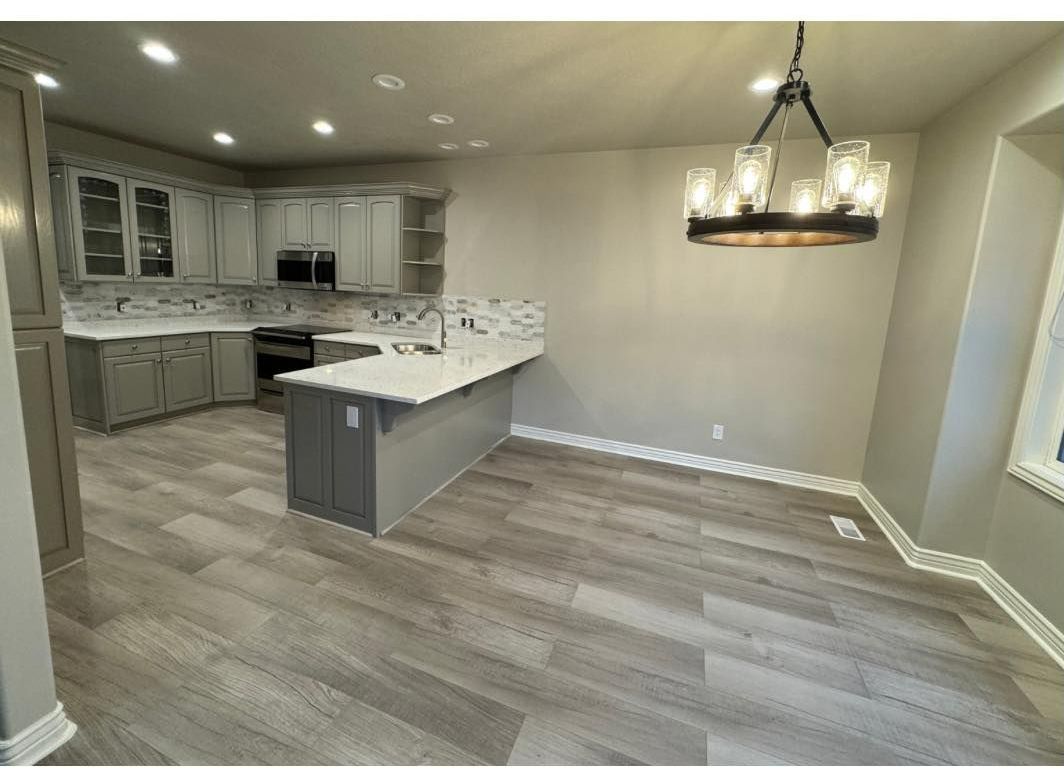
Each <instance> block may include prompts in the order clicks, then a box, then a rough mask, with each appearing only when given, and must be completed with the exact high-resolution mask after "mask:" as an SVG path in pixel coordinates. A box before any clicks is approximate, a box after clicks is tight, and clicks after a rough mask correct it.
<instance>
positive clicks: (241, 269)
mask: <svg viewBox="0 0 1064 772" xmlns="http://www.w3.org/2000/svg"><path fill="white" fill-rule="evenodd" d="M214 233H215V250H216V252H217V257H218V283H219V284H256V283H257V281H258V264H259V255H258V250H257V248H256V241H255V201H254V199H250V198H237V197H234V196H215V197H214Z"/></svg>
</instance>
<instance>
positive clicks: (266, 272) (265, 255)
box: [255, 199, 284, 286]
mask: <svg viewBox="0 0 1064 772" xmlns="http://www.w3.org/2000/svg"><path fill="white" fill-rule="evenodd" d="M255 220H256V224H257V226H258V230H259V249H258V251H259V284H266V285H270V286H273V285H276V284H277V253H278V252H279V251H280V250H282V249H284V237H283V236H282V235H281V234H282V232H283V229H282V227H281V201H278V200H276V199H273V200H269V199H268V200H266V201H259V202H257V203H256V205H255Z"/></svg>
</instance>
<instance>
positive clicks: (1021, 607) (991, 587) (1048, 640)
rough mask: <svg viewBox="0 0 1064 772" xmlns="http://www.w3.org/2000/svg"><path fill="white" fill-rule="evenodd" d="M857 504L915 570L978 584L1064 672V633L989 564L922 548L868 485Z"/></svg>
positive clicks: (861, 487)
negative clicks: (859, 503)
mask: <svg viewBox="0 0 1064 772" xmlns="http://www.w3.org/2000/svg"><path fill="white" fill-rule="evenodd" d="M857 500H858V501H859V502H861V506H863V507H864V508H865V510H866V511H867V512H868V514H869V516H870V517H871V518H872V519H873V520H875V521H876V524H877V525H878V526H879V528H880V530H882V531H883V533H885V534H886V535H887V538H888V539H890V542H891V543H892V544H893V545H894V548H895V549H896V550H898V553H899V554H900V555H901V556H902V559H903V560H904V561H905V562H906V563H908V564H909V565H910V566H912V567H913V568H920V569H923V570H924V571H934V572H935V573H937V574H945V575H947V576H955V577H959V578H961V579H970V580H972V581H975V582H978V583H979V586H980V587H982V588H983V590H984V591H985V592H986V594H987V595H989V596H990V597H991V598H993V600H994V602H995V603H997V604H998V605H999V606H1001V608H1002V609H1004V610H1005V613H1007V614H1008V615H1009V616H1010V617H1012V618H1013V619H1014V620H1015V621H1016V624H1018V625H1019V626H1020V627H1022V628H1023V629H1024V631H1025V632H1026V633H1027V634H1028V635H1030V636H1031V638H1033V639H1034V641H1035V643H1037V644H1038V645H1039V646H1041V647H1042V649H1044V650H1045V652H1046V654H1048V655H1049V656H1050V657H1052V658H1053V660H1054V661H1055V662H1056V663H1057V664H1058V665H1060V666H1061V667H1062V668H1064V633H1061V631H1060V630H1059V629H1057V628H1056V626H1054V625H1053V623H1052V622H1050V621H1049V620H1048V619H1046V618H1045V616H1044V615H1043V614H1042V612H1040V611H1039V610H1038V609H1036V608H1035V607H1034V606H1032V605H1031V604H1030V602H1029V601H1028V600H1027V599H1026V598H1024V597H1023V596H1022V595H1021V594H1020V593H1019V592H1017V590H1016V588H1014V587H1013V586H1012V585H1011V584H1009V583H1008V582H1006V581H1005V579H1004V578H1003V577H1002V576H1001V575H1000V574H999V573H998V572H997V571H995V570H994V569H993V568H992V567H991V566H990V565H989V564H988V563H987V562H986V561H985V560H979V559H977V558H969V557H965V556H963V555H954V554H952V553H949V552H939V551H938V550H932V549H927V548H925V547H920V546H918V545H917V544H916V543H915V542H913V540H912V539H910V538H909V535H908V534H907V533H905V531H904V530H902V528H901V526H900V525H898V523H897V521H896V520H894V518H893V517H891V515H890V513H889V512H888V511H887V510H886V508H885V507H884V506H883V505H882V504H881V503H880V502H879V500H878V499H877V498H876V497H875V496H873V495H872V493H871V491H869V490H868V488H866V487H865V486H864V485H861V486H860V487H859V489H858V491H857Z"/></svg>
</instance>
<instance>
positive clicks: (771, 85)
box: [750, 78, 780, 94]
mask: <svg viewBox="0 0 1064 772" xmlns="http://www.w3.org/2000/svg"><path fill="white" fill-rule="evenodd" d="M779 85H780V82H779V79H778V78H758V79H757V80H755V81H754V82H753V83H751V84H750V90H751V91H756V92H758V93H759V94H764V93H765V92H767V91H775V90H776V89H777V88H778V87H779Z"/></svg>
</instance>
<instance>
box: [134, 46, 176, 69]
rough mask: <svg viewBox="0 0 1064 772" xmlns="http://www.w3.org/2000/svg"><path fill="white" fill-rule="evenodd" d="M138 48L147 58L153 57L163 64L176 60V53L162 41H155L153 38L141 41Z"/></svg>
mask: <svg viewBox="0 0 1064 772" xmlns="http://www.w3.org/2000/svg"><path fill="white" fill-rule="evenodd" d="M140 50H141V51H143V52H144V55H145V56H146V57H148V58H149V59H154V60H155V61H157V62H162V63H163V64H173V63H174V62H176V61H177V54H175V53H174V52H173V51H171V50H170V49H169V48H167V47H166V46H164V45H163V44H162V43H156V42H155V41H154V40H149V41H147V42H145V43H141V46H140Z"/></svg>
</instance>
